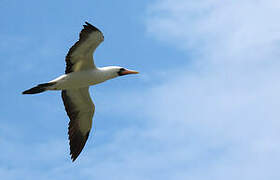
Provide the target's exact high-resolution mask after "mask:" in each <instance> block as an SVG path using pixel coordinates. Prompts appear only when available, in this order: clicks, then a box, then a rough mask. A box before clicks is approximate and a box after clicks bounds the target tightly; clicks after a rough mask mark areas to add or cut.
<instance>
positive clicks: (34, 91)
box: [22, 82, 55, 94]
mask: <svg viewBox="0 0 280 180" xmlns="http://www.w3.org/2000/svg"><path fill="white" fill-rule="evenodd" d="M54 84H55V82H51V83H43V84H39V85H37V86H35V87H33V88H31V89H28V90H26V91H23V92H22V94H38V93H41V92H44V91H46V90H48V87H50V86H52V85H54Z"/></svg>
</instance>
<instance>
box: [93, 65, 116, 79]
mask: <svg viewBox="0 0 280 180" xmlns="http://www.w3.org/2000/svg"><path fill="white" fill-rule="evenodd" d="M97 69H98V71H99V73H100V75H101V76H103V78H104V80H105V81H106V80H109V79H113V78H115V77H117V76H118V74H117V73H116V70H115V68H114V67H113V66H106V67H101V68H97Z"/></svg>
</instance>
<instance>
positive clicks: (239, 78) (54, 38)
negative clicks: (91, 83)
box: [0, 0, 280, 180]
mask: <svg viewBox="0 0 280 180" xmlns="http://www.w3.org/2000/svg"><path fill="white" fill-rule="evenodd" d="M0 4H1V5H0V7H1V8H0V9H1V11H0V15H1V17H2V18H1V21H0V27H1V29H0V39H1V42H0V49H1V50H0V52H1V59H2V60H1V61H0V65H1V67H3V68H2V71H1V72H0V76H1V81H0V89H1V90H0V91H1V98H2V101H1V102H0V106H1V115H0V117H1V121H0V146H1V151H0V152H1V153H0V176H1V177H3V178H4V179H6V180H15V179H23V180H24V179H28V180H30V179H31V180H32V179H42V180H45V179H65V178H68V179H116V180H117V179H124V180H126V179H129V180H131V179H133V180H138V179H139V180H140V179H141V180H143V179H144V180H150V179H164V180H173V179H178V180H185V179H192V180H204V179H215V180H219V179H221V180H224V179H229V180H236V179H239V180H245V179H246V180H247V179H256V180H258V179H259V180H263V179H270V180H274V179H275V180H278V179H279V178H280V174H279V170H278V164H279V161H280V156H279V152H280V143H279V137H280V131H279V126H280V123H279V119H280V113H279V112H280V111H279V105H280V103H279V102H280V101H279V99H280V96H279V90H280V84H279V80H278V77H279V76H280V73H279V67H280V62H279V60H278V59H279V50H278V49H279V48H280V47H279V42H280V34H279V32H280V25H279V23H277V22H278V19H279V16H280V12H279V8H280V2H278V1H276V0H258V1H256V0H247V1H242V0H236V1H224V2H220V1H216V0H204V1H202V0H161V1H159V0H158V1H157V0H154V1H128V0H124V1H101V0H98V1H85V0H83V1H67V2H66V1H59V2H58V1H46V2H38V1H25V2H23V1H22V2H21V1H8V0H2V1H1V3H0ZM84 21H89V22H90V23H92V24H94V25H96V26H97V27H98V28H99V29H101V30H102V31H103V33H104V36H105V41H104V43H103V44H102V45H101V46H100V47H99V48H98V49H97V51H96V54H95V62H96V64H97V65H98V66H106V65H119V66H123V67H127V68H130V69H135V70H139V71H140V72H141V74H139V75H138V76H127V77H120V78H117V79H114V80H111V81H108V82H106V83H104V84H100V85H97V86H95V87H92V88H91V90H90V91H91V96H92V98H93V100H94V102H95V105H96V112H95V116H94V125H95V130H96V131H95V133H94V132H93V131H92V133H91V135H90V137H89V140H88V142H87V144H86V147H85V148H84V150H83V152H82V153H81V155H80V156H79V158H78V159H77V161H76V162H75V163H72V162H71V160H70V156H69V147H68V139H67V124H68V117H67V115H66V113H65V111H64V107H63V103H62V100H61V98H60V93H59V92H46V93H43V94H40V95H34V96H23V95H21V92H22V91H23V90H25V89H27V88H30V87H32V86H33V85H36V84H38V83H42V82H47V81H49V80H51V79H53V78H55V77H56V76H58V75H61V74H62V73H64V69H65V63H64V58H65V55H66V53H67V51H68V49H69V48H70V47H71V46H72V45H73V43H74V42H76V41H77V39H78V33H79V31H80V30H81V28H82V25H83V23H84Z"/></svg>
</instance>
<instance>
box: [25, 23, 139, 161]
mask: <svg viewBox="0 0 280 180" xmlns="http://www.w3.org/2000/svg"><path fill="white" fill-rule="evenodd" d="M103 41H104V36H103V33H102V32H101V31H100V30H99V29H98V28H97V27H95V26H93V25H92V24H90V23H88V22H85V25H83V29H82V30H81V31H80V34H79V40H78V41H77V42H76V43H75V44H74V45H73V46H72V47H71V48H70V49H69V51H68V53H67V55H66V58H65V62H66V69H65V74H63V75H61V76H59V77H57V78H55V79H53V80H51V81H49V82H47V83H42V84H38V85H37V86H35V87H32V88H30V89H28V90H26V91H23V92H22V94H38V93H42V92H45V91H55V90H57V91H61V97H62V100H63V104H64V107H65V110H66V113H67V115H68V117H69V119H70V121H69V124H68V139H69V145H70V156H71V159H72V162H74V161H75V160H76V159H77V157H78V156H79V155H80V153H81V152H82V150H83V148H84V146H85V144H86V142H87V139H88V136H89V133H90V130H91V128H92V118H93V115H94V112H95V105H94V103H93V101H92V99H91V97H90V94H89V87H90V86H92V85H96V84H99V83H102V82H104V81H107V80H109V79H113V78H116V77H119V76H124V75H129V74H138V73H139V72H137V71H134V70H129V69H126V68H123V67H120V66H106V67H96V66H95V63H94V59H93V54H94V52H95V50H96V48H97V47H98V46H99V45H100V44H101V43H102V42H103Z"/></svg>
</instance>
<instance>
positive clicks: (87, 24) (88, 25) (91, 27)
mask: <svg viewBox="0 0 280 180" xmlns="http://www.w3.org/2000/svg"><path fill="white" fill-rule="evenodd" d="M85 24H86V25H83V26H84V28H90V29H91V30H93V31H99V32H101V31H100V30H99V29H98V28H97V27H95V26H93V25H92V24H90V23H89V22H87V21H85Z"/></svg>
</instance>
